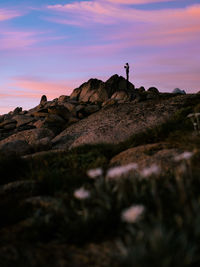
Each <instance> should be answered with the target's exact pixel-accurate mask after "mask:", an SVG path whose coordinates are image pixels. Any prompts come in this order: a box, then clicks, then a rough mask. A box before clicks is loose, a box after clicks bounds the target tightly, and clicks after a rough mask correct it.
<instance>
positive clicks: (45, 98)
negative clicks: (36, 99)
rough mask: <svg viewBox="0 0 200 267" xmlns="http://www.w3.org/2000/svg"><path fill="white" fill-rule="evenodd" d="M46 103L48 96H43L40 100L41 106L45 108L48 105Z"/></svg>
mask: <svg viewBox="0 0 200 267" xmlns="http://www.w3.org/2000/svg"><path fill="white" fill-rule="evenodd" d="M46 102H47V97H46V95H43V96H42V97H41V99H40V105H41V106H43V105H45V104H46Z"/></svg>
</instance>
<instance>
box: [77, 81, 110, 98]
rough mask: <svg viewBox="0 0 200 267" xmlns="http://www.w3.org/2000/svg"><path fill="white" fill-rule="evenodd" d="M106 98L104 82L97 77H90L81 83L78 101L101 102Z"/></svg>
mask: <svg viewBox="0 0 200 267" xmlns="http://www.w3.org/2000/svg"><path fill="white" fill-rule="evenodd" d="M106 99H108V95H107V92H106V89H105V84H104V83H103V82H102V81H101V80H98V79H90V80H89V81H88V82H86V83H84V84H82V85H81V93H80V95H79V101H83V102H95V101H99V102H103V101H105V100H106Z"/></svg>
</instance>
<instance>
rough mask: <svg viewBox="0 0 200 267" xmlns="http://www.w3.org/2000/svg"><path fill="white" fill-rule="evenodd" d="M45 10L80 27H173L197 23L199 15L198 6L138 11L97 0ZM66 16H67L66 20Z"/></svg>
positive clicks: (59, 19) (59, 20) (54, 6)
mask: <svg viewBox="0 0 200 267" xmlns="http://www.w3.org/2000/svg"><path fill="white" fill-rule="evenodd" d="M120 1H121V0H120ZM47 8H48V9H50V10H52V11H54V12H57V13H58V14H59V18H56V19H55V18H53V19H55V21H57V22H60V23H64V24H68V23H71V24H73V23H76V24H77V21H78V24H81V23H82V25H84V23H85V24H86V25H88V24H91V23H101V24H110V23H119V22H126V23H128V22H132V23H136V22H143V23H144V22H146V23H156V24H159V23H161V24H163V23H166V21H167V23H169V24H170V25H173V22H174V21H179V22H184V21H186V20H189V21H187V23H192V22H194V21H198V22H199V15H200V4H196V5H191V6H188V7H187V8H177V9H161V10H140V9H136V8H128V7H123V6H119V5H116V4H115V3H114V2H110V3H109V2H105V1H101V0H99V1H84V2H74V3H71V4H66V5H49V6H47ZM66 14H67V15H68V17H67V18H66ZM69 15H70V16H69Z"/></svg>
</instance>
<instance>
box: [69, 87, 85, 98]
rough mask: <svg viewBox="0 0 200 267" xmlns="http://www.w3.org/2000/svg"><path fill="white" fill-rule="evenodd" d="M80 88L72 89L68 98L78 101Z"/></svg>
mask: <svg viewBox="0 0 200 267" xmlns="http://www.w3.org/2000/svg"><path fill="white" fill-rule="evenodd" d="M81 90H82V89H81V87H79V88H76V89H74V91H73V92H72V93H71V95H70V99H71V100H75V101H78V100H79V96H80V93H81Z"/></svg>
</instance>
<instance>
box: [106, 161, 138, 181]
mask: <svg viewBox="0 0 200 267" xmlns="http://www.w3.org/2000/svg"><path fill="white" fill-rule="evenodd" d="M137 167H138V165H137V164H136V163H130V164H127V165H124V166H117V167H113V168H111V169H109V170H108V171H107V175H106V177H107V178H110V179H112V178H116V177H120V176H122V175H125V174H127V173H129V172H130V171H132V170H136V169H137Z"/></svg>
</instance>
